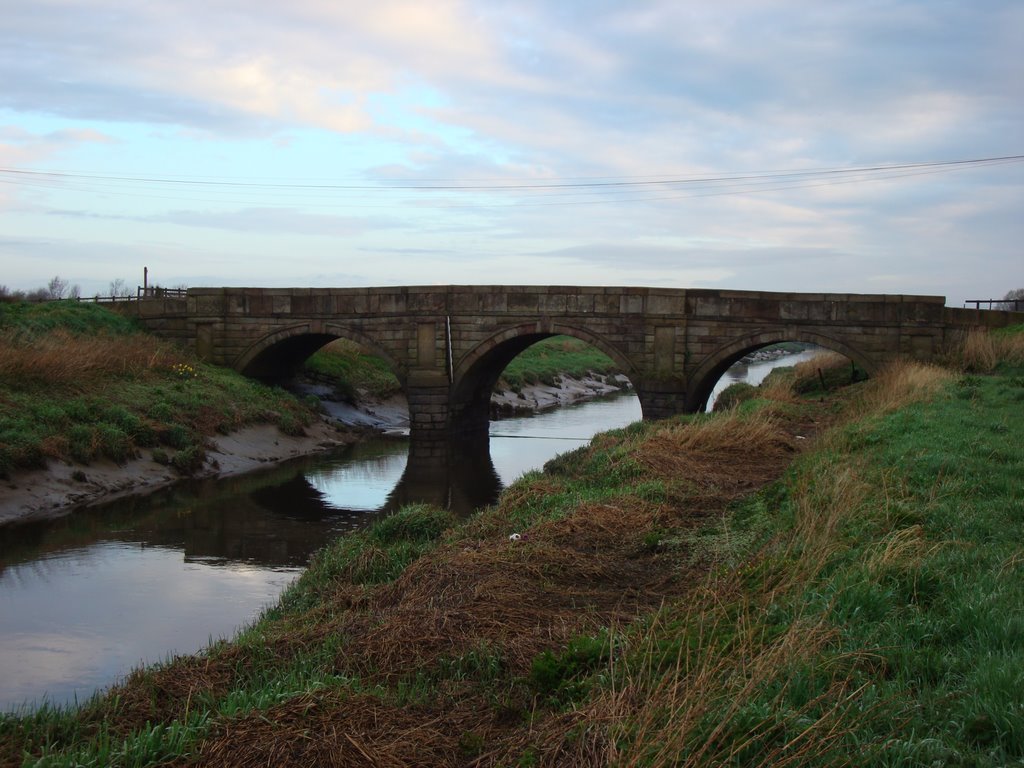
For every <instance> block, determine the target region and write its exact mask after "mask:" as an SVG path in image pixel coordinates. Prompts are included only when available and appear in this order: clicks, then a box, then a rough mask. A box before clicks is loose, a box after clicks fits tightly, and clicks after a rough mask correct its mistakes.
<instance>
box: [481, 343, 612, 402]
mask: <svg viewBox="0 0 1024 768" xmlns="http://www.w3.org/2000/svg"><path fill="white" fill-rule="evenodd" d="M617 370H618V368H617V366H616V365H615V362H614V361H613V360H612V359H611V358H610V357H608V356H607V355H606V354H604V353H603V352H601V351H600V350H598V349H596V348H595V347H592V346H591V345H589V344H587V343H586V342H585V341H581V340H579V339H574V338H572V337H570V336H552V337H550V338H547V339H542V340H541V341H538V342H537V343H536V344H534V345H532V346H530V347H528V348H527V349H525V350H524V351H523V352H522V353H521V354H520V355H519V356H518V357H516V358H515V359H514V360H512V362H510V363H509V364H508V366H507V367H506V368H505V370H504V372H503V373H502V374H501V380H500V381H499V383H498V386H499V387H503V388H505V389H511V390H515V391H518V390H520V389H522V388H523V387H524V386H526V385H528V384H549V385H550V384H554V383H555V379H556V378H557V377H558V376H559V375H561V374H565V375H567V376H572V377H574V378H580V377H583V376H586V375H587V374H589V373H598V374H611V373H616V372H617Z"/></svg>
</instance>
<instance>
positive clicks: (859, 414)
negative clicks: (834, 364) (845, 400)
mask: <svg viewBox="0 0 1024 768" xmlns="http://www.w3.org/2000/svg"><path fill="white" fill-rule="evenodd" d="M955 376H956V374H954V373H953V372H952V371H950V370H949V369H947V368H942V367H940V366H937V365H929V364H926V363H916V362H911V361H898V362H894V363H891V364H889V365H887V366H886V367H885V368H884V369H883V370H882V371H880V372H879V373H878V374H877V375H876V376H874V377H872V378H871V380H870V381H868V383H867V385H866V386H865V387H863V388H862V389H861V390H860V392H859V393H858V396H857V397H854V398H852V399H851V400H850V408H849V409H848V418H850V419H855V418H864V417H869V416H872V415H878V414H882V413H888V412H890V411H893V410H896V409H897V408H903V407H905V406H908V405H910V404H912V403H916V402H920V401H922V400H926V399H928V398H929V397H932V396H933V395H934V394H935V393H936V392H937V391H938V390H939V389H941V388H942V387H944V386H945V385H946V384H947V383H949V382H950V381H952V380H953V379H954V378H955Z"/></svg>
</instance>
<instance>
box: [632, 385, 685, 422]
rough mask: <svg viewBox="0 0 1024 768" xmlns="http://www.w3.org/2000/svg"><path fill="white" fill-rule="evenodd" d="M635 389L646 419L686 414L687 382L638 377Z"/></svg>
mask: <svg viewBox="0 0 1024 768" xmlns="http://www.w3.org/2000/svg"><path fill="white" fill-rule="evenodd" d="M633 389H634V390H635V391H636V396H637V398H638V399H639V400H640V409H641V410H642V411H643V415H644V418H645V419H667V418H668V417H670V416H676V415H678V414H680V413H686V410H687V409H686V402H687V390H686V382H685V381H683V380H680V379H664V378H653V377H652V378H647V377H637V381H634V382H633Z"/></svg>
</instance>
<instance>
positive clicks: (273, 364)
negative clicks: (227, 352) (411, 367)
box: [233, 323, 406, 389]
mask: <svg viewBox="0 0 1024 768" xmlns="http://www.w3.org/2000/svg"><path fill="white" fill-rule="evenodd" d="M335 339H348V340H349V341H353V342H355V343H356V344H359V345H360V346H361V347H363V348H364V349H366V350H367V351H368V352H369V353H370V354H372V355H374V356H376V357H379V358H380V359H382V360H383V361H384V362H385V363H387V365H388V368H390V369H391V372H392V373H394V374H395V376H396V377H397V378H398V382H399V384H401V386H402V389H405V381H406V372H405V370H404V368H403V367H402V366H401V365H399V364H398V363H397V362H396V361H395V359H394V358H393V357H392V356H391V354H390V353H388V351H387V350H385V349H384V348H383V347H381V346H380V345H378V344H377V343H376V342H375V341H374V340H373V339H372V338H370V337H369V336H367V335H366V334H364V333H362V332H361V331H359V330H356V329H354V328H349V327H348V326H345V325H341V324H338V323H315V324H314V323H298V324H296V325H291V326H288V327H286V328H279V329H277V330H275V331H273V332H271V333H268V334H266V335H265V336H262V337H260V338H259V339H257V340H256V341H254V342H253V343H252V344H250V345H249V346H248V347H247V348H246V349H245V351H244V352H242V354H240V355H239V356H238V357H237V358H236V360H235V362H234V364H233V367H234V369H235V370H237V371H239V372H241V373H242V374H244V375H246V376H250V377H252V378H254V379H260V380H261V381H268V382H280V381H285V380H287V379H289V378H291V377H292V376H293V375H294V374H295V373H296V372H297V371H298V370H299V368H300V367H301V366H302V363H304V362H305V361H306V359H307V358H309V356H310V355H312V354H313V353H314V352H316V351H317V350H318V349H320V348H321V347H322V346H324V345H325V344H329V343H330V342H332V341H334V340H335Z"/></svg>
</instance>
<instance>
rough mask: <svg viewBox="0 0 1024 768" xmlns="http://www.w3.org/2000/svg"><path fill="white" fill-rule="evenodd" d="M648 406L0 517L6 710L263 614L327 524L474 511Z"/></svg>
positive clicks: (84, 689) (107, 677) (626, 403)
mask: <svg viewBox="0 0 1024 768" xmlns="http://www.w3.org/2000/svg"><path fill="white" fill-rule="evenodd" d="M639 417H640V410H639V404H638V403H637V401H636V398H635V397H633V396H629V397H624V398H618V399H617V400H610V401H605V402H592V403H587V404H584V405H581V406H577V407H573V408H563V409H558V410H557V411H552V412H550V413H546V414H542V415H541V416H538V417H528V418H517V419H510V420H507V421H502V422H497V423H495V425H494V427H493V430H492V431H494V432H495V435H494V436H492V437H491V439H490V441H488V440H487V438H486V437H484V439H482V440H476V441H472V442H468V443H467V442H463V443H461V444H458V445H454V446H445V447H442V446H437V445H430V444H421V443H413V444H410V443H409V442H408V441H404V440H389V439H378V440H371V441H367V442H364V443H360V444H357V445H354V446H351V447H348V448H346V449H342V450H340V451H337V452H335V453H332V454H329V455H321V456H317V457H314V458H310V459H300V460H296V461H293V462H290V463H287V464H282V465H277V466H274V467H272V468H269V469H267V470H265V471H261V472H256V473H251V474H248V475H244V476H239V477H231V478H221V479H210V480H201V481H193V482H186V483H182V484H180V485H177V486H174V487H172V488H168V489H164V490H161V491H158V492H156V493H154V494H152V495H150V496H147V497H140V498H130V499H124V500H120V501H117V502H113V503H110V504H106V505H102V506H96V507H93V508H91V509H83V510H79V511H76V512H75V513H74V514H72V515H68V516H66V517H63V518H60V519H57V520H50V521H35V522H26V523H21V524H12V525H6V526H0V711H3V710H8V709H11V708H13V707H16V706H19V705H20V704H22V703H23V702H26V701H36V702H38V701H39V700H40V699H41V698H42V697H44V696H47V697H49V699H50V700H51V701H53V702H56V703H63V702H68V701H71V700H73V699H74V698H75V697H76V696H77V697H79V698H84V697H86V696H88V695H89V694H90V693H91V692H92V691H93V690H95V689H96V688H97V687H100V686H102V685H107V684H109V683H111V682H112V681H114V680H115V679H116V678H118V677H119V676H122V675H124V674H126V673H127V672H129V671H130V669H131V668H132V667H133V666H135V665H137V664H139V663H147V662H155V661H160V660H162V659H164V658H165V657H166V656H167V655H169V654H173V653H192V652H195V651H197V650H199V649H201V648H202V647H204V646H205V645H206V644H207V643H208V642H209V640H210V638H211V637H221V636H229V635H231V634H232V633H233V632H234V631H235V630H236V629H237V628H238V627H240V626H243V625H245V624H246V623H248V622H250V621H251V620H252V619H253V618H255V617H256V615H257V614H258V613H259V611H260V610H261V609H262V607H263V606H265V605H267V604H269V603H272V602H274V601H275V600H276V598H277V596H278V595H279V594H280V593H281V590H282V589H284V587H285V586H286V585H287V584H288V583H289V582H290V581H291V580H292V579H294V578H295V577H296V575H297V574H298V573H300V572H301V570H302V568H303V567H304V566H305V564H306V563H307V562H308V561H309V557H310V556H311V555H312V554H313V552H315V551H316V550H317V549H319V548H320V547H322V546H323V545H324V544H325V543H326V542H328V541H330V540H331V539H333V538H335V537H337V536H341V535H344V534H346V533H348V532H350V531H352V530H354V529H357V528H359V527H362V526H365V525H367V524H369V523H370V522H372V521H373V520H375V519H377V518H379V517H380V516H382V515H385V514H388V513H389V512H390V511H392V510H394V509H396V508H398V507H400V506H403V505H405V504H408V503H412V502H429V503H432V504H435V505H438V506H445V507H448V508H450V509H451V510H452V511H453V512H455V513H456V514H468V513H469V512H470V511H472V510H473V509H477V508H479V507H481V506H484V505H487V504H490V503H493V502H494V501H495V500H496V499H497V497H498V494H499V493H500V491H501V488H502V487H503V484H507V483H509V482H511V481H512V480H514V479H515V478H516V477H518V476H519V475H520V474H522V473H523V472H524V471H527V470H529V469H537V468H539V467H541V466H542V465H543V464H544V462H546V461H547V460H548V459H550V458H552V457H553V456H554V455H556V454H557V453H560V452H563V451H566V450H571V449H572V448H575V447H576V446H578V445H582V444H583V443H585V442H586V441H587V440H588V439H589V438H590V436H592V435H593V434H594V433H595V432H597V431H599V430H603V429H611V428H614V427H620V426H624V425H626V424H628V423H631V422H632V421H635V420H636V419H638V418H639ZM566 437H568V438H572V439H564V438H566Z"/></svg>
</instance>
